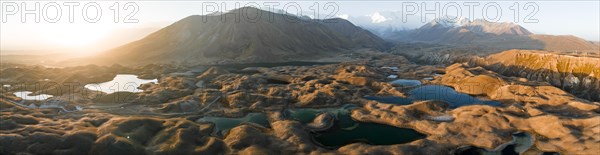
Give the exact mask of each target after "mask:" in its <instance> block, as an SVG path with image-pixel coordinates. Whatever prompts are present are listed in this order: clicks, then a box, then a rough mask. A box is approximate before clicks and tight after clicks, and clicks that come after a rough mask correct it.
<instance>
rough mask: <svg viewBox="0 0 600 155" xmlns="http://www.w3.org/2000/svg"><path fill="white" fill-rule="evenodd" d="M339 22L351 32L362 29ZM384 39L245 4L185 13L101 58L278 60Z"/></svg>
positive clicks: (328, 52)
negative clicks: (220, 11)
mask: <svg viewBox="0 0 600 155" xmlns="http://www.w3.org/2000/svg"><path fill="white" fill-rule="evenodd" d="M236 14H237V15H241V16H238V17H239V19H236ZM222 17H223V18H222ZM338 22H340V23H338V25H342V26H343V27H346V29H348V30H349V31H360V30H362V29H360V28H358V27H356V26H354V25H352V24H351V23H349V25H348V24H344V23H341V22H345V21H344V20H339V21H338ZM354 38H357V39H354ZM382 42H383V40H382V39H380V38H378V37H376V36H374V35H372V34H370V33H369V32H356V33H354V32H339V31H334V30H332V29H330V26H327V25H326V24H323V23H322V22H319V20H307V19H300V18H298V17H295V16H289V15H285V14H277V13H272V12H268V11H263V10H259V9H256V8H251V7H244V8H240V9H236V10H232V11H230V12H228V13H224V14H221V15H208V16H199V15H195V16H189V17H187V18H184V19H182V20H180V21H178V22H175V23H173V24H172V25H169V26H167V27H165V28H163V29H161V30H159V31H157V32H154V33H152V34H150V35H148V36H147V37H145V38H143V39H141V40H138V41H135V42H132V43H129V44H126V45H123V46H120V47H118V48H115V49H113V50H110V51H108V52H106V53H104V54H103V55H102V56H101V57H102V58H104V59H105V60H110V62H108V63H122V64H140V63H157V62H158V63H167V62H171V61H179V62H180V61H187V62H194V63H232V62H236V63H241V62H276V61H291V60H310V59H314V58H319V57H323V56H328V55H335V54H338V53H340V52H343V51H346V50H351V49H354V48H362V47H374V48H382V46H379V45H381V44H383V43H382Z"/></svg>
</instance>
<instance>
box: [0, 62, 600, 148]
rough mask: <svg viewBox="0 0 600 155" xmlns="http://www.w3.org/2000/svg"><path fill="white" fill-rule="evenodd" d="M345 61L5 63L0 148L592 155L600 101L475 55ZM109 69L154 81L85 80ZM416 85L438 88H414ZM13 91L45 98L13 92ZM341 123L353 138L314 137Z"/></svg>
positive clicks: (106, 76)
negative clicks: (481, 61) (450, 59)
mask: <svg viewBox="0 0 600 155" xmlns="http://www.w3.org/2000/svg"><path fill="white" fill-rule="evenodd" d="M352 59H353V61H347V62H342V63H333V64H328V63H319V64H302V65H299V66H287V65H281V66H280V65H275V66H268V67H261V66H260V65H257V66H253V67H245V68H240V67H239V66H227V65H223V66H176V65H146V66H141V67H124V66H119V65H113V66H93V65H89V66H81V67H69V68H46V67H41V66H24V65H15V64H5V65H3V66H2V68H1V69H2V75H1V77H0V78H1V79H0V84H2V85H3V88H2V94H1V95H2V98H1V99H0V117H1V119H0V154H21V153H23V154H111V155H113V154H469V153H479V154H483V153H485V152H502V153H505V154H507V153H520V154H540V153H551V152H555V153H560V154H600V115H599V113H600V103H598V102H592V101H589V100H586V99H581V98H578V97H577V96H575V95H572V94H570V93H568V92H565V91H563V90H561V89H559V88H557V87H555V86H553V85H552V84H550V83H548V82H543V81H537V80H531V79H527V78H523V77H516V76H506V75H502V74H499V73H497V72H494V71H491V70H488V69H486V68H484V67H479V66H478V65H474V64H473V63H455V64H452V65H449V66H435V65H418V64H415V63H412V62H410V61H408V60H407V59H406V58H404V57H402V56H398V55H392V54H387V53H378V52H363V53H356V54H354V55H352ZM117 74H134V75H139V76H138V77H139V78H141V79H154V78H156V79H158V83H147V84H142V85H140V86H139V89H140V90H142V91H141V92H136V93H127V92H117V93H110V94H106V93H102V92H92V91H89V90H88V89H86V88H85V87H84V85H86V84H89V83H100V82H105V81H110V79H111V78H113V77H115V76H116V75H117ZM390 75H391V76H390ZM398 79H405V80H416V81H418V83H416V82H414V81H413V83H411V84H410V85H404V84H402V83H399V82H396V83H394V82H393V81H395V80H398ZM69 83H70V84H73V83H75V84H73V85H65V84H69ZM415 83H416V84H415ZM5 85H6V86H5ZM428 86H434V87H428ZM424 87H425V88H436V89H432V90H427V89H426V91H425V92H422V93H425V94H421V95H420V94H417V93H418V92H417V91H416V90H418V89H420V88H424ZM437 88H439V89H437ZM24 90H26V91H31V92H32V93H33V95H37V94H49V95H53V97H51V98H49V99H47V100H43V101H32V100H22V99H20V98H18V97H16V96H15V95H14V93H15V92H17V91H24ZM440 91H442V93H440ZM432 95H433V96H432ZM369 96H370V97H369ZM421 96H425V97H421ZM379 97H389V98H387V99H378V98H379ZM433 99H435V100H433ZM406 100H408V101H409V102H408V103H406V102H403V101H406ZM50 105H52V106H50ZM390 127H391V128H390ZM397 129H401V130H397ZM358 130H362V131H360V132H359V131H358ZM379 130H381V133H368V132H364V131H374V132H376V131H379ZM354 131H357V132H354ZM392 131H393V132H394V133H395V132H402V133H403V134H404V135H399V136H400V137H399V138H403V139H402V140H397V139H396V141H390V139H385V138H373V136H378V137H386V136H388V137H392V138H397V137H394V136H397V135H395V134H393V133H392ZM347 133H357V134H360V135H357V136H359V138H356V139H349V140H347V141H331V138H329V139H327V138H325V139H324V138H323V137H326V136H332V137H335V135H336V134H340V135H348V134H347ZM362 134H364V135H362ZM350 135H351V134H350ZM360 136H367V137H362V138H360ZM369 136H370V137H369ZM337 143H343V144H342V145H337Z"/></svg>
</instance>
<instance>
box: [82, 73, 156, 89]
mask: <svg viewBox="0 0 600 155" xmlns="http://www.w3.org/2000/svg"><path fill="white" fill-rule="evenodd" d="M146 83H158V80H157V79H151V80H146V79H140V78H138V76H136V75H131V74H117V76H115V78H114V79H113V80H112V81H108V82H104V83H92V84H87V85H85V86H84V87H85V88H87V89H90V90H95V91H101V92H104V93H108V94H110V93H114V92H134V93H135V92H142V90H139V89H138V87H139V86H141V85H142V84H146Z"/></svg>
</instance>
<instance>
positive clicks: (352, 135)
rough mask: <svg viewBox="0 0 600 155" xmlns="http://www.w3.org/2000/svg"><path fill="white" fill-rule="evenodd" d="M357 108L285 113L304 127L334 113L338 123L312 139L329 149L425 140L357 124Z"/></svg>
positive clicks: (415, 134) (409, 131) (417, 135)
mask: <svg viewBox="0 0 600 155" xmlns="http://www.w3.org/2000/svg"><path fill="white" fill-rule="evenodd" d="M354 107H356V106H354V105H345V106H343V107H341V108H328V109H293V110H286V112H285V113H286V116H287V117H289V118H291V119H294V120H299V121H300V122H301V123H304V124H306V123H309V122H311V121H312V120H313V119H314V118H315V117H317V116H318V115H319V114H320V113H323V112H329V113H331V114H333V115H334V116H335V117H336V121H335V124H334V125H333V126H332V127H331V128H330V129H328V130H325V131H317V132H312V136H313V139H314V140H315V141H316V142H317V143H318V144H320V145H322V146H324V147H328V148H337V147H340V146H344V145H347V144H350V143H354V142H363V143H368V144H371V145H392V144H402V143H408V142H411V141H415V140H418V139H422V138H425V135H424V134H421V133H419V132H417V131H415V130H413V129H408V128H398V127H394V126H389V125H384V124H378V123H366V122H358V121H355V120H353V119H352V117H351V109H352V108H354ZM383 135H385V136H383Z"/></svg>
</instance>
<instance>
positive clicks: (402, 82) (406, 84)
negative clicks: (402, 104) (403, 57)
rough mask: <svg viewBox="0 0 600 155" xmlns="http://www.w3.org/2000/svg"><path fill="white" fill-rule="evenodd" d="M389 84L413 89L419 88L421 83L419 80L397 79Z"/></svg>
mask: <svg viewBox="0 0 600 155" xmlns="http://www.w3.org/2000/svg"><path fill="white" fill-rule="evenodd" d="M390 84H392V85H394V86H403V87H414V86H420V85H421V81H419V80H407V79H398V80H394V81H392V82H390Z"/></svg>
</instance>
